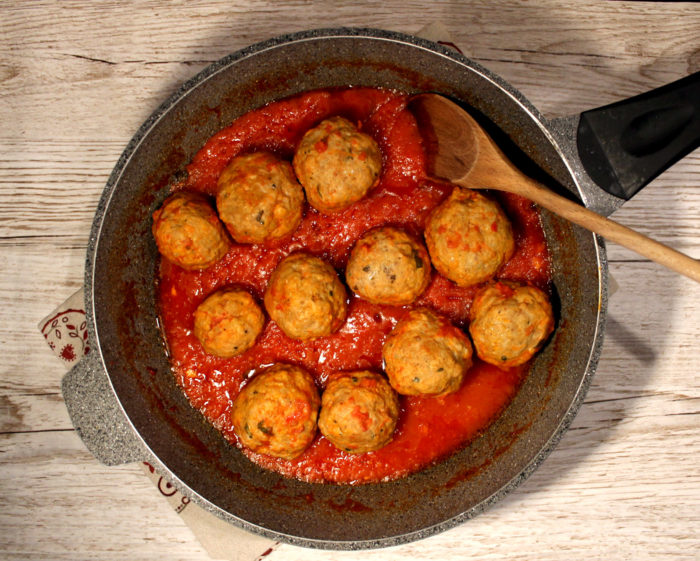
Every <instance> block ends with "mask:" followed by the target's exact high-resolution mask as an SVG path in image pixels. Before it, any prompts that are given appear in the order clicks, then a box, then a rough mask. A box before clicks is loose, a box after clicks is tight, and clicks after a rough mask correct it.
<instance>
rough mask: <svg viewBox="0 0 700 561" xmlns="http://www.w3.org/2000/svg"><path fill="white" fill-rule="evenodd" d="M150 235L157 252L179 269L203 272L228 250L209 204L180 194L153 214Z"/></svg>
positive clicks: (200, 198)
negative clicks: (154, 240)
mask: <svg viewBox="0 0 700 561" xmlns="http://www.w3.org/2000/svg"><path fill="white" fill-rule="evenodd" d="M153 236H154V237H155V239H156V244H157V245H158V251H160V253H161V254H162V255H163V256H164V257H165V258H167V259H168V260H169V261H171V262H172V263H175V264H176V265H179V266H180V267H182V268H183V269H187V270H197V269H205V268H207V267H209V266H210V265H213V264H214V263H216V262H217V261H218V260H219V259H221V258H222V257H223V256H224V255H225V254H226V252H227V251H228V249H229V245H230V242H229V239H228V236H227V235H226V231H225V230H224V227H223V225H222V224H221V222H220V221H219V218H218V216H217V215H216V212H215V211H214V209H213V208H212V206H211V205H210V204H209V201H208V200H207V199H206V198H205V197H204V196H203V195H200V194H197V193H190V192H187V191H180V192H178V193H175V194H174V195H171V196H170V197H168V198H167V199H165V201H164V202H163V205H162V206H161V207H160V208H159V209H158V210H156V211H155V212H154V213H153Z"/></svg>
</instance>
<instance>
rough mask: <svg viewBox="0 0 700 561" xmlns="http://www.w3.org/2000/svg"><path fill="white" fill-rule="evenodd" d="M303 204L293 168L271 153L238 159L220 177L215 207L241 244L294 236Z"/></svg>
mask: <svg viewBox="0 0 700 561" xmlns="http://www.w3.org/2000/svg"><path fill="white" fill-rule="evenodd" d="M303 204H304V193H303V191H302V189H301V185H299V183H298V182H297V180H296V177H295V176H294V172H293V171H292V166H291V165H290V164H289V162H285V161H284V160H280V159H279V158H277V157H275V156H273V155H272V154H270V153H268V152H255V153H253V154H245V155H243V156H237V157H235V158H234V159H233V160H231V163H229V165H228V166H227V167H226V169H224V171H223V172H222V173H221V175H220V176H219V182H218V192H217V195H216V207H217V209H218V211H219V216H220V217H221V220H223V222H224V224H226V228H228V231H229V232H230V233H231V236H233V239H234V240H236V241H237V242H239V243H263V242H266V241H268V240H276V239H279V238H283V237H285V236H287V235H289V234H291V233H292V232H293V231H294V230H296V229H297V226H299V222H301V215H302V208H303Z"/></svg>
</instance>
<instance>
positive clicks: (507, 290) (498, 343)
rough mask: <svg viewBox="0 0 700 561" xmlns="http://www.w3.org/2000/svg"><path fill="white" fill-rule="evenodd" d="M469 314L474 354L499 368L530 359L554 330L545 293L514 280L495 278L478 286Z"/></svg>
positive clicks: (551, 314) (515, 364)
mask: <svg viewBox="0 0 700 561" xmlns="http://www.w3.org/2000/svg"><path fill="white" fill-rule="evenodd" d="M469 314H470V319H471V323H470V324H469V333H470V334H471V336H472V341H473V342H474V350H475V351H476V354H477V355H478V356H479V358H481V359H482V360H483V361H485V362H488V363H491V364H495V365H496V366H499V367H501V368H509V367H511V366H518V365H520V364H524V363H525V362H527V361H528V360H530V358H532V356H533V355H534V354H535V353H536V352H537V351H538V350H539V349H540V348H541V347H542V345H543V343H544V342H545V341H546V340H547V338H548V337H549V335H550V334H551V333H552V331H553V330H554V315H553V313H552V305H551V304H550V302H549V298H548V297H547V295H546V294H545V293H544V292H542V291H541V290H540V289H539V288H536V287H534V286H530V285H521V284H518V283H515V282H506V281H502V282H494V283H490V284H487V285H486V286H484V287H483V288H481V289H480V290H479V292H477V293H476V295H475V296H474V301H473V302H472V307H471V310H470V312H469Z"/></svg>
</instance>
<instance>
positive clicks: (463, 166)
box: [409, 94, 700, 282]
mask: <svg viewBox="0 0 700 561" xmlns="http://www.w3.org/2000/svg"><path fill="white" fill-rule="evenodd" d="M409 108H410V109H411V111H412V112H413V113H414V114H415V115H416V118H417V120H418V122H419V125H420V126H421V128H423V129H424V132H425V133H426V143H425V144H426V155H427V159H428V173H429V174H430V175H431V176H432V177H436V178H440V179H445V180H447V181H449V182H451V183H455V184H456V185H460V186H462V187H467V188H470V189H496V190H498V191H507V192H509V193H515V194H517V195H521V196H523V197H526V198H528V199H530V200H531V201H533V202H535V203H537V204H539V205H540V206H543V207H544V208H546V209H549V210H550V211H552V212H554V213H555V214H558V215H559V216H562V217H564V218H566V219H567V220H569V221H571V222H573V223H574V224H578V225H579V226H583V227H584V228H586V229H588V230H590V231H591V232H595V233H596V234H600V235H601V236H603V237H604V238H607V239H608V240H610V241H613V242H615V243H617V244H620V245H621V246H624V247H626V248H628V249H631V250H632V251H634V252H636V253H638V254H639V255H642V256H644V257H646V258H648V259H651V260H652V261H655V262H657V263H659V264H661V265H663V266H665V267H668V268H669V269H671V270H673V271H676V272H677V273H680V274H682V275H685V276H686V277H689V278H691V279H693V280H695V281H697V282H700V262H699V261H697V260H695V259H692V258H691V257H688V256H687V255H685V254H683V253H680V252H678V251H676V250H675V249H671V248H670V247H668V246H665V245H664V244H662V243H659V242H657V241H654V240H652V239H651V238H648V237H646V236H644V235H642V234H640V233H639V232H636V231H634V230H632V229H630V228H627V227H625V226H622V225H621V224H618V223H617V222H613V221H612V220H609V219H608V218H605V217H603V216H600V215H599V214H596V213H595V212H592V211H590V210H588V209H587V208H585V207H583V206H581V205H579V204H577V203H575V202H572V201H570V200H568V199H566V198H564V197H562V196H560V195H557V194H556V193H553V192H552V191H550V190H549V189H547V188H546V187H545V186H543V185H541V184H540V183H538V182H537V181H535V180H534V179H532V178H530V177H528V176H527V175H525V174H524V173H523V172H521V171H520V170H519V169H518V168H516V167H515V166H514V165H513V164H512V163H511V162H510V161H509V160H508V158H507V157H506V156H505V154H503V152H502V151H501V150H500V148H499V147H498V146H497V145H496V143H495V142H494V141H493V139H491V137H490V136H489V135H488V134H487V133H486V131H484V129H482V128H481V126H480V125H479V124H478V123H477V122H476V121H475V120H474V118H473V117H472V116H471V115H469V114H468V113H467V112H466V111H464V110H463V109H462V108H461V107H459V106H458V105H457V104H455V103H453V102H452V101H450V100H449V99H447V98H445V97H443V96H441V95H437V94H420V95H416V96H414V97H413V98H411V100H410V103H409Z"/></svg>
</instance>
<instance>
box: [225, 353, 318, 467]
mask: <svg viewBox="0 0 700 561" xmlns="http://www.w3.org/2000/svg"><path fill="white" fill-rule="evenodd" d="M320 402H321V400H320V398H319V396H318V389H316V385H315V383H314V379H313V378H312V377H311V374H309V373H308V372H307V371H306V370H304V369H303V368H299V367H298V366H290V365H287V364H276V365H274V366H271V367H270V368H269V369H267V370H265V371H264V372H262V373H260V374H258V375H257V376H255V377H254V378H253V379H252V380H251V381H250V382H248V383H247V384H246V385H245V386H244V387H243V389H242V390H241V392H240V393H239V394H238V397H236V400H235V401H234V402H233V408H232V412H231V419H232V421H233V430H234V432H235V433H236V436H238V438H239V439H240V442H241V444H243V445H244V446H246V447H248V448H250V449H251V450H253V451H254V452H258V453H260V454H267V455H269V456H275V457H278V458H285V459H288V460H291V459H294V458H296V457H297V456H299V455H300V454H301V453H302V452H303V451H304V450H306V448H308V446H309V445H310V444H311V442H312V441H313V439H314V436H315V435H316V420H317V419H318V408H319V405H320Z"/></svg>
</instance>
